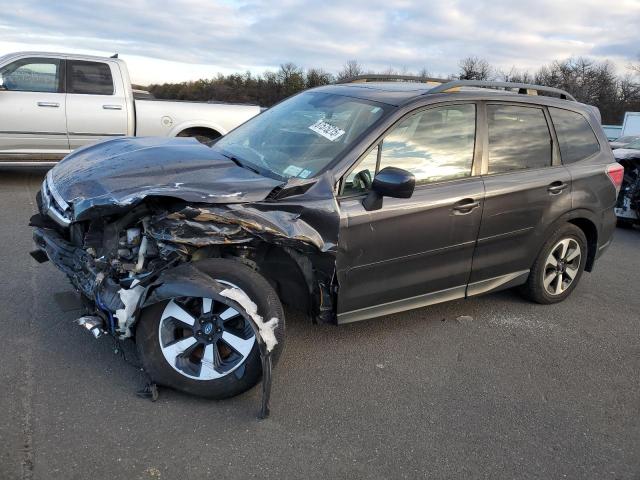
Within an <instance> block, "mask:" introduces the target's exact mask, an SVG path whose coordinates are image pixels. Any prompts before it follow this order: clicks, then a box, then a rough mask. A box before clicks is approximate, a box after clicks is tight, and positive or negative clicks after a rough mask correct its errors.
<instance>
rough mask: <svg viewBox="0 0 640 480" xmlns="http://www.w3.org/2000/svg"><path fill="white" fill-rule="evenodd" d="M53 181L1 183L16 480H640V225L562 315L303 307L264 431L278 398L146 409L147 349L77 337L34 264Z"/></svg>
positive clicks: (454, 306)
mask: <svg viewBox="0 0 640 480" xmlns="http://www.w3.org/2000/svg"><path fill="white" fill-rule="evenodd" d="M42 178H43V173H42V172H31V173H25V172H19V171H18V172H16V171H14V172H7V171H0V209H1V210H0V226H1V228H0V273H1V274H0V338H1V341H2V346H1V347H0V381H1V382H2V383H1V385H2V387H1V388H2V390H1V392H2V394H1V395H0V479H3V480H10V479H46V480H49V479H64V480H72V479H91V480H98V479H179V480H188V479H192V478H194V479H195V478H197V479H204V478H216V479H227V478H229V479H239V478H277V479H285V478H304V479H315V478H319V479H325V480H326V479H333V478H349V479H355V478H385V479H389V478H465V479H466V478H474V479H475V478H487V479H502V478H505V479H506V478H509V479H513V478H518V479H521V478H543V479H561V478H568V479H636V480H637V479H640V385H639V381H640V289H639V288H638V286H639V283H640V230H638V229H635V230H620V229H618V230H617V231H616V235H615V239H614V242H613V245H612V246H611V248H610V250H609V251H608V252H607V253H606V255H605V256H604V257H603V258H602V259H601V261H600V262H599V264H597V265H596V269H595V271H594V272H593V273H591V274H585V276H583V278H582V281H581V284H580V285H579V286H578V288H577V289H576V290H575V292H574V293H573V295H572V296H571V297H570V298H569V299H568V300H566V301H565V302H563V303H561V304H558V305H552V306H541V305H535V304H531V303H528V302H526V301H525V300H523V299H521V298H520V297H519V296H518V294H517V293H515V292H512V291H506V292H501V293H497V294H493V295H487V296H483V297H479V298H475V299H471V300H461V301H455V302H451V303H446V304H441V305H436V306H432V307H427V308H422V309H418V310H413V311H410V312H406V313H402V314H396V315H391V316H387V317H384V318H380V319H375V320H369V321H364V322H358V323H355V324H350V325H346V326H340V327H335V326H330V325H312V324H311V323H310V322H308V321H307V320H305V319H304V318H302V317H301V316H299V315H296V314H295V313H293V312H289V313H288V317H287V346H286V348H285V351H284V354H283V358H282V361H281V362H280V364H279V365H278V367H277V368H276V370H275V372H274V382H273V394H272V402H271V411H272V413H271V417H270V418H269V419H267V420H264V421H260V420H257V418H256V415H257V413H258V410H259V404H260V388H254V389H253V390H251V391H249V392H247V393H245V394H243V395H241V396H239V397H236V398H233V399H229V400H225V401H219V402H214V401H207V400H202V399H198V398H193V397H190V396H187V395H185V394H181V393H178V392H174V391H170V390H166V389H163V390H161V391H160V398H159V400H158V401H157V402H155V403H153V402H151V401H149V400H145V399H142V398H138V397H137V396H136V391H137V390H139V389H140V388H141V387H142V386H143V384H144V377H143V375H142V374H141V373H140V371H139V370H138V369H136V368H135V366H134V365H133V364H134V363H135V358H134V357H133V355H132V350H131V348H130V345H127V346H126V348H125V350H124V351H125V353H126V354H127V360H128V361H125V360H124V359H123V358H122V356H121V355H117V354H115V353H114V348H113V343H112V341H110V340H109V339H108V338H101V339H98V340H94V339H93V338H92V337H91V336H90V335H89V334H87V333H86V332H85V331H83V330H81V328H80V327H78V326H76V325H74V324H73V320H74V319H75V318H76V317H77V312H75V311H74V310H73V309H72V308H73V305H72V304H68V302H65V299H67V298H68V293H69V292H71V287H70V285H69V284H68V282H67V281H66V279H65V277H64V275H63V274H62V273H61V272H59V271H57V270H56V269H55V268H54V267H53V265H51V263H46V264H42V265H40V264H37V263H36V262H35V261H34V260H32V259H31V257H30V256H29V254H28V252H29V251H30V250H31V249H32V241H31V229H30V228H29V227H28V226H27V223H28V220H29V216H30V215H31V214H32V212H34V210H35V200H34V199H35V194H36V192H37V190H38V188H39V185H40V182H41V181H42ZM56 299H58V301H56Z"/></svg>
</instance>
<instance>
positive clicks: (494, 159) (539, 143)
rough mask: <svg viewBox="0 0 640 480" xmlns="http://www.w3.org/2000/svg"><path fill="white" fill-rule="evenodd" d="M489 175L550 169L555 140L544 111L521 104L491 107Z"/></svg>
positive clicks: (489, 122) (489, 121)
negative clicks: (553, 140) (553, 141)
mask: <svg viewBox="0 0 640 480" xmlns="http://www.w3.org/2000/svg"><path fill="white" fill-rule="evenodd" d="M487 117H488V119H487V120H488V127H489V173H490V174H491V173H506V172H511V171H514V170H526V169H533V168H542V167H548V166H550V165H551V159H552V151H553V150H552V148H553V144H552V140H551V134H550V133H549V126H548V124H547V119H546V117H545V114H544V111H543V110H542V109H541V108H536V107H523V106H517V105H487Z"/></svg>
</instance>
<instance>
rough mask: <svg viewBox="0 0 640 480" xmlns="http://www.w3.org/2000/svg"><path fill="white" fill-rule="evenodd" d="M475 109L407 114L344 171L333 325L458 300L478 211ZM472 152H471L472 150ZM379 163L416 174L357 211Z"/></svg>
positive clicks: (479, 182) (480, 190)
mask: <svg viewBox="0 0 640 480" xmlns="http://www.w3.org/2000/svg"><path fill="white" fill-rule="evenodd" d="M475 131H476V107H475V105H474V104H472V103H467V104H456V105H445V106H439V107H432V108H428V109H424V110H421V111H418V112H416V113H413V114H410V115H409V116H407V117H405V118H404V119H402V120H400V121H399V122H398V124H397V125H396V126H395V127H394V128H393V129H392V130H391V131H390V132H389V133H388V134H387V135H386V136H385V137H384V138H383V140H382V141H381V143H380V144H379V145H378V146H377V147H375V148H374V149H373V150H372V151H371V152H370V153H369V154H368V155H366V156H365V157H364V158H363V159H362V161H361V162H360V163H359V164H358V165H357V166H356V167H355V169H353V170H352V171H351V172H350V173H349V174H348V175H347V177H346V178H345V181H344V187H343V188H344V191H343V192H342V197H341V198H340V210H341V227H340V237H339V245H338V259H337V264H338V282H339V293H338V322H340V323H343V322H348V321H355V320H360V319H363V318H368V317H374V316H378V315H383V314H388V313H393V312H396V311H401V310H406V309H408V308H415V307H419V306H423V305H427V304H429V303H435V302H437V301H444V300H449V299H453V298H461V297H463V296H464V294H465V289H466V285H467V282H468V279H469V274H470V272H471V260H472V257H473V251H474V248H475V242H476V238H477V235H478V229H479V226H480V219H481V216H482V205H483V200H484V186H483V182H482V179H481V178H480V177H479V176H475V175H474V151H475ZM478 153H479V152H478ZM388 166H395V167H400V168H404V169H405V170H408V171H410V172H412V173H413V174H414V175H415V177H416V189H415V192H414V194H413V196H412V197H411V198H409V199H396V198H384V200H383V206H382V208H381V209H380V210H376V211H366V210H365V209H364V207H363V206H362V199H363V197H364V196H366V192H367V190H368V188H369V186H370V183H371V178H372V177H373V175H374V173H375V172H377V171H379V170H380V169H382V168H384V167H388Z"/></svg>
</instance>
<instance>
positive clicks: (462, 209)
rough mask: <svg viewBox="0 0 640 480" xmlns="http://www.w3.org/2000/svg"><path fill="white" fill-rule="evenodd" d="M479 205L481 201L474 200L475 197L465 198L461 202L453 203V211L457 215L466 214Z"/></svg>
mask: <svg viewBox="0 0 640 480" xmlns="http://www.w3.org/2000/svg"><path fill="white" fill-rule="evenodd" d="M479 206H480V202H479V201H478V200H474V199H473V198H463V199H462V200H460V201H459V202H456V203H454V204H453V213H454V214H455V215H466V214H467V213H471V211H472V210H474V209H476V208H478V207H479Z"/></svg>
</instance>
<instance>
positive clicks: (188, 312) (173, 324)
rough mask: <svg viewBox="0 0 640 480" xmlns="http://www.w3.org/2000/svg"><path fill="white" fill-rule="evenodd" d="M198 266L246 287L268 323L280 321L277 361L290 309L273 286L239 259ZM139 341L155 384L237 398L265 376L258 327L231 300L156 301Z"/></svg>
mask: <svg viewBox="0 0 640 480" xmlns="http://www.w3.org/2000/svg"><path fill="white" fill-rule="evenodd" d="M198 268H199V269H200V270H202V271H203V272H205V273H207V274H208V275H209V276H211V278H212V279H216V280H217V281H218V282H219V283H221V284H222V285H224V286H227V287H229V288H238V289H240V290H242V292H243V293H245V294H246V295H247V296H248V297H249V298H250V299H251V301H252V302H254V303H255V304H256V306H257V307H258V314H259V315H260V316H262V317H263V318H264V319H265V321H267V320H269V319H271V318H277V319H278V325H277V327H276V330H275V332H274V333H275V335H276V340H277V342H278V343H277V344H276V347H275V349H274V351H273V353H272V355H273V360H274V363H275V361H277V359H278V357H279V355H280V353H281V352H282V347H283V341H284V312H283V309H282V305H281V304H280V301H279V299H278V297H277V295H276V293H275V291H274V290H273V288H272V287H271V285H269V283H268V282H267V281H266V279H264V277H262V276H261V275H259V274H258V273H257V272H255V271H253V270H251V269H250V268H249V267H247V266H246V265H243V264H241V263H240V262H237V261H235V260H228V259H210V260H204V261H202V262H198ZM136 343H137V347H138V353H139V355H140V358H141V360H142V364H143V366H144V369H145V371H146V372H147V373H148V374H149V376H150V377H151V379H152V380H153V381H154V382H156V383H158V384H160V385H164V386H168V387H171V388H175V389H176V390H181V391H184V392H187V393H191V394H194V395H199V396H203V397H208V398H213V399H222V398H227V397H232V396H235V395H238V394H240V393H242V392H244V391H246V390H248V389H250V388H251V387H253V386H254V385H255V384H256V383H258V381H259V380H260V377H261V374H262V366H261V362H260V352H259V349H258V344H257V341H256V337H255V333H254V331H253V328H252V326H251V324H250V322H249V321H248V320H247V319H246V318H245V317H244V315H242V314H241V312H239V311H237V309H236V307H235V306H233V305H232V304H231V302H228V303H227V302H226V301H218V300H213V299H211V298H202V297H176V298H172V299H169V300H166V301H163V302H160V303H157V304H155V305H152V306H151V307H149V308H147V309H145V310H144V312H142V315H141V317H140V321H139V323H138V327H137V332H136Z"/></svg>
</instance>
